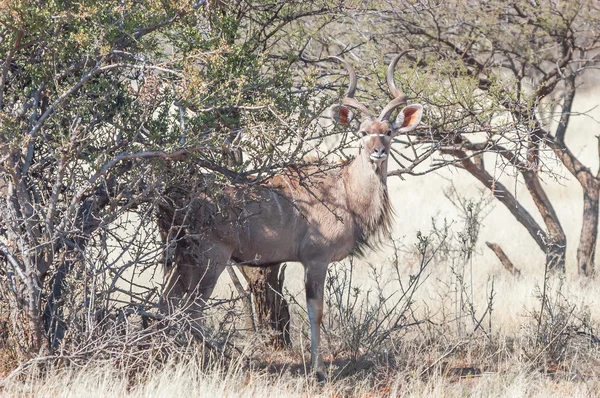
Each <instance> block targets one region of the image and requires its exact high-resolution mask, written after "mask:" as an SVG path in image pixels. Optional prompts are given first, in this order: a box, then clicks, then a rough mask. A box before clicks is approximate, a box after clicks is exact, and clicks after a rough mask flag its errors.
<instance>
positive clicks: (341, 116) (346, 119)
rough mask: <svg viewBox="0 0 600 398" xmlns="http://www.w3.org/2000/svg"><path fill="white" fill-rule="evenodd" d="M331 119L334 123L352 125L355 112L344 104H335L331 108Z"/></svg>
mask: <svg viewBox="0 0 600 398" xmlns="http://www.w3.org/2000/svg"><path fill="white" fill-rule="evenodd" d="M330 113H331V119H333V121H334V123H336V124H341V125H344V126H348V125H350V123H351V122H352V120H353V119H354V112H352V111H351V110H350V108H348V107H347V106H344V105H334V106H332V107H331V109H330Z"/></svg>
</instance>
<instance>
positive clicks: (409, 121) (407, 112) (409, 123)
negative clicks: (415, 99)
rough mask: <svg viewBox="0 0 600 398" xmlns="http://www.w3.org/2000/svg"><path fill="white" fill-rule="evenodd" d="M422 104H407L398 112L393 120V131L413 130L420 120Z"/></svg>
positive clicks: (396, 132)
mask: <svg viewBox="0 0 600 398" xmlns="http://www.w3.org/2000/svg"><path fill="white" fill-rule="evenodd" d="M422 116H423V105H421V104H413V105H408V106H407V107H405V108H404V109H402V110H401V111H400V113H398V116H396V121H395V122H394V133H395V134H398V133H407V132H409V131H412V130H414V129H415V128H416V127H417V126H418V125H419V123H420V122H421V117H422Z"/></svg>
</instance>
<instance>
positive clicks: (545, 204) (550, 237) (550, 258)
mask: <svg viewBox="0 0 600 398" xmlns="http://www.w3.org/2000/svg"><path fill="white" fill-rule="evenodd" d="M521 175H522V176H523V179H524V180H525V185H526V186H527V190H528V191H529V194H530V195H531V197H532V199H533V202H534V203H535V206H536V207H537V209H538V211H539V213H540V215H541V216H542V219H543V220H544V224H545V225H546V229H547V230H548V234H547V236H546V242H545V244H546V248H545V249H546V250H545V251H546V264H547V266H548V269H549V270H558V271H561V272H565V268H566V258H567V236H566V235H565V232H564V230H563V228H562V225H561V224H560V221H559V219H558V216H557V215H556V212H555V211H554V207H553V206H552V202H550V199H548V196H547V195H546V192H545V191H544V188H543V187H542V184H541V183H540V178H539V176H538V175H537V173H536V172H534V171H531V170H523V171H521ZM542 249H543V248H542Z"/></svg>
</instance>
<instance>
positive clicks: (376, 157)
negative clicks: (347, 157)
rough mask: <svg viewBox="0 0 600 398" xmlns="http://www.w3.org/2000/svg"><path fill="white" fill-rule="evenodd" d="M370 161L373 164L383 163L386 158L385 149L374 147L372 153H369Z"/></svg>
mask: <svg viewBox="0 0 600 398" xmlns="http://www.w3.org/2000/svg"><path fill="white" fill-rule="evenodd" d="M370 157H371V160H372V161H374V162H383V161H384V160H385V158H387V153H385V147H383V146H376V147H375V148H373V153H371V156H370Z"/></svg>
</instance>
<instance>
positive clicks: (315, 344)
mask: <svg viewBox="0 0 600 398" xmlns="http://www.w3.org/2000/svg"><path fill="white" fill-rule="evenodd" d="M304 267H305V277H304V285H305V289H306V307H307V309H308V319H309V321H310V357H311V366H312V370H313V371H314V372H315V373H316V376H317V379H318V380H319V381H325V373H323V361H322V359H321V353H320V343H321V322H322V320H323V293H324V289H325V275H326V274H327V264H326V263H325V264H323V263H319V264H315V263H312V264H311V263H309V264H305V265H304Z"/></svg>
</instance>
